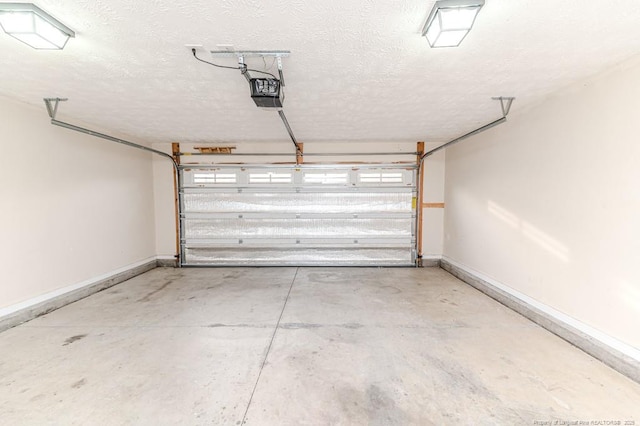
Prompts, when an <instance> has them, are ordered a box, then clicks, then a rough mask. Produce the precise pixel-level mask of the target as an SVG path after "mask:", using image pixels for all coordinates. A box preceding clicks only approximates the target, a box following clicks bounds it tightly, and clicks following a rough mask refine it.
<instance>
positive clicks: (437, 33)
mask: <svg viewBox="0 0 640 426" xmlns="http://www.w3.org/2000/svg"><path fill="white" fill-rule="evenodd" d="M482 6H484V0H438V1H436V4H435V5H434V6H433V9H432V10H431V13H430V14H429V19H427V23H426V24H425V26H424V28H423V29H422V35H423V36H425V37H426V38H427V41H428V42H429V46H431V47H457V46H459V45H460V43H462V40H464V38H465V37H466V35H467V34H468V33H469V31H470V30H471V27H472V26H473V22H474V21H475V20H476V16H477V15H478V12H479V11H480V8H481V7H482Z"/></svg>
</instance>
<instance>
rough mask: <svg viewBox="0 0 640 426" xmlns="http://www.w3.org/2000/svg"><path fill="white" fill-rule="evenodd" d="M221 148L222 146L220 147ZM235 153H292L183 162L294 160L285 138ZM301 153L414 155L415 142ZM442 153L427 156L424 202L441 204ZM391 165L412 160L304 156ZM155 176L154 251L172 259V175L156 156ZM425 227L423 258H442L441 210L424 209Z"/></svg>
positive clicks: (319, 146) (330, 146)
mask: <svg viewBox="0 0 640 426" xmlns="http://www.w3.org/2000/svg"><path fill="white" fill-rule="evenodd" d="M194 145H195V146H201V145H204V146H206V145H207V144H206V143H203V144H184V143H183V144H181V150H182V151H184V152H190V151H193V146H194ZM219 145H224V144H219ZM232 145H234V146H237V150H235V151H234V152H236V153H240V152H241V153H253V152H291V154H290V155H287V156H284V157H253V156H246V157H236V158H230V157H221V158H222V159H220V158H212V157H183V158H182V161H183V163H185V164H186V163H188V162H198V161H202V162H207V161H208V162H212V161H213V160H214V159H215V160H216V161H227V162H236V161H239V162H246V163H254V164H255V163H264V162H290V161H295V158H294V157H293V152H294V151H293V148H292V146H291V142H290V141H289V140H288V139H285V140H283V141H280V142H271V143H267V142H255V143H249V142H245V143H236V144H232ZM438 145H439V144H437V143H431V144H427V147H426V149H427V150H428V149H431V148H433V147H435V146H438ZM153 147H154V148H155V149H158V150H161V151H164V152H168V153H170V152H171V145H170V144H154V145H153ZM304 151H305V152H307V153H311V152H321V153H336V152H348V153H364V152H415V151H416V142H397V143H391V142H353V143H334V142H325V143H320V142H317V143H308V144H305V145H304ZM444 158H445V157H444V152H440V153H438V154H436V155H434V156H432V157H428V158H427V159H426V161H425V163H424V167H425V175H424V180H425V182H424V185H425V186H424V202H442V201H443V199H444ZM332 161H333V162H349V161H352V162H361V161H371V162H381V161H382V162H394V161H413V157H408V156H406V155H404V156H394V157H381V156H366V155H363V154H358V155H356V156H347V157H342V156H341V157H312V156H308V157H305V163H307V162H323V163H330V162H332ZM153 173H154V177H155V178H154V191H155V217H156V252H157V253H158V255H159V257H161V258H167V259H169V258H173V256H174V255H175V253H176V243H175V232H176V231H175V214H174V204H173V176H172V173H171V163H170V162H169V161H167V160H166V159H164V158H161V157H156V158H154V160H153ZM423 217H424V226H423V244H424V245H423V247H424V250H423V253H424V257H425V258H438V259H439V258H440V257H441V255H442V235H443V224H442V223H443V222H442V221H443V210H442V209H439V208H436V209H432V208H430V209H424V216H423Z"/></svg>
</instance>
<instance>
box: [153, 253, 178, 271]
mask: <svg viewBox="0 0 640 426" xmlns="http://www.w3.org/2000/svg"><path fill="white" fill-rule="evenodd" d="M156 262H157V265H158V266H159V267H161V268H177V267H178V259H176V257H175V256H171V257H168V256H158V257H157V258H156Z"/></svg>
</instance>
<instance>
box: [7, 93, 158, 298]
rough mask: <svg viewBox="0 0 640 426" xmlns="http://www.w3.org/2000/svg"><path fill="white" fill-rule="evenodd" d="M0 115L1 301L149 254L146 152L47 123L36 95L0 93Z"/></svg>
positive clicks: (80, 278)
mask: <svg viewBox="0 0 640 426" xmlns="http://www.w3.org/2000/svg"><path fill="white" fill-rule="evenodd" d="M63 109H64V105H62V106H61V110H63ZM59 118H60V119H63V120H64V119H65V117H64V116H63V115H62V116H60V117H59ZM0 120H1V125H0V146H1V147H2V167H0V199H1V200H2V208H1V209H0V235H1V236H2V238H1V239H0V241H1V244H0V271H1V276H0V308H3V307H8V306H11V305H14V304H17V303H19V302H23V301H26V300H28V299H32V298H35V297H37V296H41V295H43V294H46V293H48V292H51V291H54V290H57V289H60V288H63V287H67V286H72V285H75V284H78V283H81V282H83V281H86V280H90V279H92V278H94V277H97V276H101V275H104V274H108V273H109V272H111V271H115V270H117V269H120V268H123V267H126V266H127V265H131V264H134V263H136V262H139V261H142V260H144V259H148V258H152V257H154V256H155V236H154V216H153V215H154V211H153V186H152V170H151V160H150V156H151V154H147V153H143V152H139V151H137V150H135V149H132V148H128V147H125V146H121V145H116V144H114V143H110V142H107V141H104V140H102V139H97V138H94V137H91V136H86V135H83V134H80V133H76V132H73V131H70V130H67V129H63V128H60V127H56V126H52V125H51V124H50V123H49V118H48V116H47V113H46V110H45V107H44V104H43V105H42V107H40V108H35V107H31V106H27V105H24V104H21V103H17V102H14V101H11V100H8V99H6V98H0ZM68 121H70V122H73V119H71V118H69V119H68Z"/></svg>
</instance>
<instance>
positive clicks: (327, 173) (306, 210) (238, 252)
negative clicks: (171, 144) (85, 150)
mask: <svg viewBox="0 0 640 426" xmlns="http://www.w3.org/2000/svg"><path fill="white" fill-rule="evenodd" d="M181 173H182V179H181V180H182V188H181V189H180V192H181V197H180V198H181V203H182V206H181V211H182V214H181V227H182V241H181V259H182V264H183V265H185V266H190V265H194V266H195V265H203V266H204V265H208V266H215V265H220V266H222V265H224V266H232V265H256V266H270V265H332V266H333V265H362V266H370V265H413V264H414V262H415V255H416V254H415V253H416V250H415V246H416V242H415V240H416V239H415V233H416V231H415V224H416V214H415V197H416V185H415V182H416V170H415V168H413V167H411V166H407V165H402V166H384V167H382V166H376V167H373V166H362V167H360V166H358V167H354V166H348V167H347V166H339V165H338V166H313V165H301V166H289V165H288V166H263V167H258V166H256V167H244V166H243V167H240V166H235V167H227V166H225V167H220V166H215V167H211V166H209V167H206V166H202V167H200V166H188V167H185V166H183V167H182V168H181Z"/></svg>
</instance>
